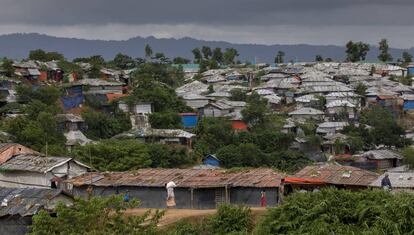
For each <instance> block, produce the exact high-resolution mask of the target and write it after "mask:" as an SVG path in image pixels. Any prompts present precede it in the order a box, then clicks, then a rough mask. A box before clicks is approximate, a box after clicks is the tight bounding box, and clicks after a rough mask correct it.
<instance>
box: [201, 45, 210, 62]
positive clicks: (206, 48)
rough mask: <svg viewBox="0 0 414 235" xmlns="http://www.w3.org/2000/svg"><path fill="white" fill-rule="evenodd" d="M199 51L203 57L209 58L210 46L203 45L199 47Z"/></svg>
mask: <svg viewBox="0 0 414 235" xmlns="http://www.w3.org/2000/svg"><path fill="white" fill-rule="evenodd" d="M201 51H202V52H203V56H204V59H206V60H208V59H210V56H211V55H212V52H211V48H210V47H208V46H203V47H202V48H201Z"/></svg>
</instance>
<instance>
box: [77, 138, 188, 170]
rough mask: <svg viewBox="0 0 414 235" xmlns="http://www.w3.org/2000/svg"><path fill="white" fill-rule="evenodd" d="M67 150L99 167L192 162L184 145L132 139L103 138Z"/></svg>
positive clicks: (179, 165)
mask: <svg viewBox="0 0 414 235" xmlns="http://www.w3.org/2000/svg"><path fill="white" fill-rule="evenodd" d="M71 154H72V155H73V156H74V157H75V158H77V159H78V160H80V161H82V162H85V163H88V164H91V165H92V166H93V167H94V168H95V169H97V170H100V171H128V170H136V169H139V168H147V167H163V168H173V167H183V166H186V165H189V164H192V163H194V159H193V157H192V156H191V155H190V154H189V153H188V151H187V149H186V148H185V147H178V146H168V145H162V144H144V143H140V142H138V141H136V140H103V141H100V142H99V143H96V144H89V145H86V146H78V147H76V148H75V150H74V152H73V153H71Z"/></svg>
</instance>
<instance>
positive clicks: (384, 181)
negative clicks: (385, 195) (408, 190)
mask: <svg viewBox="0 0 414 235" xmlns="http://www.w3.org/2000/svg"><path fill="white" fill-rule="evenodd" d="M381 188H383V189H392V185H391V181H390V178H389V177H388V174H387V173H385V176H384V178H382V180H381Z"/></svg>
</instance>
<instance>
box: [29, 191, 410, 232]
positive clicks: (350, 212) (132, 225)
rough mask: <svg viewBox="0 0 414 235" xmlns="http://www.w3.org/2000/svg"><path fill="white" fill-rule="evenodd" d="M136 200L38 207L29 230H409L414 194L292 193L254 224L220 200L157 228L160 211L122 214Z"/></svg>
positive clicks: (245, 210)
mask: <svg viewBox="0 0 414 235" xmlns="http://www.w3.org/2000/svg"><path fill="white" fill-rule="evenodd" d="M137 205H138V204H137V202H136V201H135V200H133V201H132V202H129V203H125V202H123V201H122V197H121V196H114V197H110V198H91V199H90V200H89V201H84V200H81V199H76V200H75V204H74V206H73V207H66V206H64V205H62V204H61V205H59V206H58V207H57V208H56V216H51V215H49V214H48V213H47V212H45V211H40V212H39V213H38V214H37V215H35V216H34V217H33V226H32V228H33V232H32V234H121V233H122V234H154V235H155V234H168V235H196V234H197V235H198V234H200V235H210V234H214V235H224V234H258V235H259V234H260V235H261V234H321V235H324V234H326V235H328V234H338V235H342V234H343V235H345V234H361V235H362V234H372V235H374V234H375V235H376V234H411V233H412V230H413V227H414V221H413V219H412V217H413V215H414V211H413V209H412V208H413V206H414V197H413V196H412V194H409V193H398V194H391V193H389V192H387V191H379V190H373V191H371V190H365V191H358V192H353V191H346V190H336V189H324V190H322V191H319V192H308V193H300V192H298V193H294V194H292V195H290V196H288V197H287V198H286V200H285V202H284V203H283V204H282V205H280V206H278V207H275V208H270V209H268V211H267V212H266V214H265V215H264V216H263V217H261V218H260V219H259V222H258V223H257V224H256V223H255V221H254V216H253V214H252V212H251V210H250V209H249V208H247V207H243V206H233V205H226V204H224V205H222V206H220V207H219V208H218V210H217V212H216V213H215V214H214V215H212V216H209V217H206V218H204V219H201V220H199V221H192V222H189V221H185V220H184V221H180V222H178V223H177V224H175V225H174V226H170V227H168V228H157V223H158V221H159V219H160V218H162V215H163V212H158V211H157V212H155V213H151V214H149V213H146V214H144V215H143V216H134V217H130V216H128V217H125V216H123V215H122V213H123V212H124V211H125V210H126V209H127V208H129V207H135V206H137ZM108 208H111V210H108ZM68 221H71V222H70V223H68ZM144 221H146V222H145V223H144ZM256 222H257V221H256ZM255 224H256V225H255Z"/></svg>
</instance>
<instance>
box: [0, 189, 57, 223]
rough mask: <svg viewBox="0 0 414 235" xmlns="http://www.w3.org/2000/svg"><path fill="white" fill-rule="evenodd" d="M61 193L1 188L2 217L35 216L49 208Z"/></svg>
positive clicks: (50, 190) (0, 214)
mask: <svg viewBox="0 0 414 235" xmlns="http://www.w3.org/2000/svg"><path fill="white" fill-rule="evenodd" d="M61 193H62V192H61V191H60V190H56V189H42V188H0V201H1V204H0V217H3V216H8V215H20V216H30V215H34V214H36V213H37V212H38V211H39V210H40V209H42V208H47V207H48V203H49V201H50V200H52V199H53V198H55V197H56V196H58V195H60V194H61Z"/></svg>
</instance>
